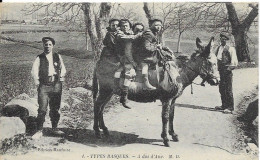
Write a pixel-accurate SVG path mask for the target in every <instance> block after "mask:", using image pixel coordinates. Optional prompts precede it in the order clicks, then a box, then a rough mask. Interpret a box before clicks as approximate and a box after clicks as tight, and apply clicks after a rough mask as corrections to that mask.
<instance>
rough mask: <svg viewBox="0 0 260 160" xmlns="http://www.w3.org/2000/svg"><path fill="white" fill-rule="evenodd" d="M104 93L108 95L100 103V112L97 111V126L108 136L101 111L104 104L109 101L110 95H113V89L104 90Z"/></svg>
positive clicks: (102, 111)
mask: <svg viewBox="0 0 260 160" xmlns="http://www.w3.org/2000/svg"><path fill="white" fill-rule="evenodd" d="M106 93H107V95H108V96H107V97H106V99H105V100H104V103H103V104H102V105H101V109H100V113H99V128H100V129H102V130H103V132H104V135H105V136H109V132H108V129H107V127H106V125H105V122H104V118H103V113H104V109H105V106H106V104H107V103H108V102H109V100H110V99H111V97H112V95H113V90H110V91H106Z"/></svg>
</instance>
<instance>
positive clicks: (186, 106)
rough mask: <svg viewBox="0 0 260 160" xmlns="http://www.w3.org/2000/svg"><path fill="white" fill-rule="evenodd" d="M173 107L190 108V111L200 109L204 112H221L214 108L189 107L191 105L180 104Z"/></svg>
mask: <svg viewBox="0 0 260 160" xmlns="http://www.w3.org/2000/svg"><path fill="white" fill-rule="evenodd" d="M175 105H176V106H177V107H183V108H192V109H201V110H206V111H215V112H222V111H220V110H216V109H215V108H210V107H204V106H196V105H191V104H180V103H176V104H175Z"/></svg>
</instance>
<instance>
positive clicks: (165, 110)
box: [161, 100, 170, 147]
mask: <svg viewBox="0 0 260 160" xmlns="http://www.w3.org/2000/svg"><path fill="white" fill-rule="evenodd" d="M161 101H162V134H161V137H162V138H163V143H164V145H165V146H166V147H169V146H170V145H169V139H168V137H167V126H168V124H167V123H168V121H169V108H170V100H161Z"/></svg>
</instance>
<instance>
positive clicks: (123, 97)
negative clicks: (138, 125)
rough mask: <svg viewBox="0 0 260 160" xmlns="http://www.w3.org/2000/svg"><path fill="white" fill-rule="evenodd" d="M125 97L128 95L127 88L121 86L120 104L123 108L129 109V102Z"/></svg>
mask: <svg viewBox="0 0 260 160" xmlns="http://www.w3.org/2000/svg"><path fill="white" fill-rule="evenodd" d="M127 95H128V87H127V86H123V88H122V91H121V97H120V103H122V105H123V106H124V107H125V108H127V109H131V105H130V104H129V100H128V99H127Z"/></svg>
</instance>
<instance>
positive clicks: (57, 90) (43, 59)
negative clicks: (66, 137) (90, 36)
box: [31, 37, 66, 138]
mask: <svg viewBox="0 0 260 160" xmlns="http://www.w3.org/2000/svg"><path fill="white" fill-rule="evenodd" d="M42 42H43V48H44V52H43V53H42V54H40V55H38V56H37V58H36V60H35V61H34V63H33V67H32V72H31V73H32V76H33V78H34V82H35V85H36V86H37V88H38V104H39V108H38V115H37V130H38V132H37V133H36V134H34V135H33V138H38V137H40V136H42V129H43V123H44V121H45V115H46V112H47V107H48V105H49V107H50V111H49V116H50V119H51V123H52V132H53V134H55V135H62V134H64V133H63V132H62V131H60V130H58V129H57V125H58V122H59V119H60V114H59V109H60V104H61V94H62V81H64V76H65V74H66V69H65V66H64V63H63V60H62V58H61V56H60V55H59V54H57V53H53V52H52V49H53V46H54V45H55V40H54V39H53V38H51V37H43V38H42Z"/></svg>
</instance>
